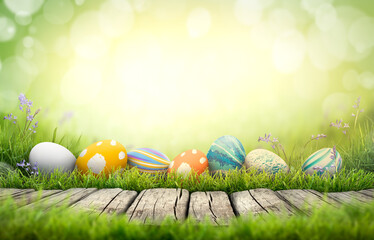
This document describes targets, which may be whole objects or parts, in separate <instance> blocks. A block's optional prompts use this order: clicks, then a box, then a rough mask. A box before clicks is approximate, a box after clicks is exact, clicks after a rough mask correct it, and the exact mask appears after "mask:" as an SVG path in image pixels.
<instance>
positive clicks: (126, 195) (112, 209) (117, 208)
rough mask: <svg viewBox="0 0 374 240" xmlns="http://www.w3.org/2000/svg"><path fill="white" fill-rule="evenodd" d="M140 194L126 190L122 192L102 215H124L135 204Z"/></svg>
mask: <svg viewBox="0 0 374 240" xmlns="http://www.w3.org/2000/svg"><path fill="white" fill-rule="evenodd" d="M137 195H138V193H137V192H136V191H127V190H124V191H122V192H120V193H119V194H118V195H117V196H116V197H115V198H114V199H113V200H112V201H111V202H110V203H109V205H108V206H106V208H105V209H104V211H103V212H102V213H108V214H113V213H117V214H120V213H123V212H125V211H126V210H127V209H128V208H129V207H130V205H131V204H132V203H133V202H134V200H135V198H136V196H137Z"/></svg>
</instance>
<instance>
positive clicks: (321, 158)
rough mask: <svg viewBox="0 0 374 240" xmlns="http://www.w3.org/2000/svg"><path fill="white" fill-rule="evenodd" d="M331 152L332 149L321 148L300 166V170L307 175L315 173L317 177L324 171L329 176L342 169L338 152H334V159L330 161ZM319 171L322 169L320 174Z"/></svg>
mask: <svg viewBox="0 0 374 240" xmlns="http://www.w3.org/2000/svg"><path fill="white" fill-rule="evenodd" d="M333 151H334V150H333V149H332V148H323V149H321V150H318V151H317V152H315V153H313V154H312V155H310V156H309V157H308V159H307V160H306V161H305V162H304V164H303V165H302V170H303V171H304V172H306V173H308V174H313V173H314V172H315V171H317V174H318V175H321V174H322V173H323V172H325V171H327V172H329V173H331V174H334V173H336V172H337V171H339V170H340V169H341V167H342V158H341V156H340V154H339V152H338V151H336V156H335V158H334V159H331V156H333ZM321 169H323V170H322V172H320V171H318V170H321Z"/></svg>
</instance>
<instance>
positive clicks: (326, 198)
mask: <svg viewBox="0 0 374 240" xmlns="http://www.w3.org/2000/svg"><path fill="white" fill-rule="evenodd" d="M304 191H308V192H311V193H313V194H314V195H316V196H317V197H319V198H321V199H322V200H323V201H325V202H327V203H329V204H331V205H333V206H335V207H338V206H340V205H341V203H340V202H338V201H336V200H335V199H333V198H331V197H329V196H328V195H327V193H326V192H325V193H321V192H318V191H316V190H312V189H306V190H304Z"/></svg>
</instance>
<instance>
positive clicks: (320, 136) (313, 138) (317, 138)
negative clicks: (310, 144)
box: [311, 133, 327, 140]
mask: <svg viewBox="0 0 374 240" xmlns="http://www.w3.org/2000/svg"><path fill="white" fill-rule="evenodd" d="M326 137H327V135H325V134H322V133H321V134H318V135H317V136H314V135H312V137H311V140H319V139H321V138H326Z"/></svg>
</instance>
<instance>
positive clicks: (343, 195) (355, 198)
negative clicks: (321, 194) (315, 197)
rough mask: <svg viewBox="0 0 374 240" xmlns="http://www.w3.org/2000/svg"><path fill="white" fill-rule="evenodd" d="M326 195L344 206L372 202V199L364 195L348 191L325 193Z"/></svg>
mask: <svg viewBox="0 0 374 240" xmlns="http://www.w3.org/2000/svg"><path fill="white" fill-rule="evenodd" d="M327 195H328V196H329V197H331V198H333V199H335V200H336V201H339V202H341V203H346V204H354V203H355V202H356V203H360V204H367V203H370V202H372V201H373V198H372V197H369V196H367V195H365V194H362V193H359V192H354V191H348V192H330V193H327Z"/></svg>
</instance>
